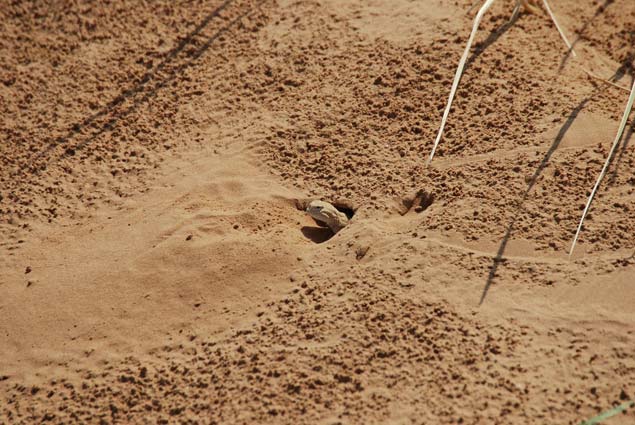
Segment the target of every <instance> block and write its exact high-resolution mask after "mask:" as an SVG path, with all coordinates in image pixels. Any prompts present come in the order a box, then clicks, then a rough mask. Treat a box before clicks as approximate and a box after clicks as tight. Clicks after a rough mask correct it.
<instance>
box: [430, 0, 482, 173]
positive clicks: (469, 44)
mask: <svg viewBox="0 0 635 425" xmlns="http://www.w3.org/2000/svg"><path fill="white" fill-rule="evenodd" d="M493 3H494V0H486V1H485V3H483V6H481V8H480V9H479V11H478V13H477V14H476V17H475V18H474V25H473V26H472V32H471V33H470V38H469V39H468V40H467V45H466V46H465V50H464V51H463V56H461V60H460V61H459V66H458V68H457V69H456V74H455V75H454V81H453V82H452V89H451V90H450V96H449V98H448V104H447V106H446V107H445V111H444V112H443V118H442V119H441V128H439V133H438V134H437V138H436V140H435V141H434V145H433V147H432V152H431V153H430V158H428V161H427V163H426V164H430V162H431V161H432V158H434V153H435V152H436V150H437V146H438V145H439V141H440V140H441V136H443V129H444V128H445V123H446V122H447V120H448V115H450V108H451V107H452V101H453V100H454V95H455V94H456V89H457V87H458V86H459V82H460V81H461V76H462V75H463V70H464V68H465V63H466V62H467V57H468V56H469V54H470V49H471V47H472V43H473V42H474V37H475V36H476V31H477V30H478V27H479V25H480V23H481V20H482V19H483V15H484V14H485V12H487V9H489V8H490V6H492V4H493Z"/></svg>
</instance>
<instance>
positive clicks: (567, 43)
mask: <svg viewBox="0 0 635 425" xmlns="http://www.w3.org/2000/svg"><path fill="white" fill-rule="evenodd" d="M542 4H543V5H544V6H545V10H546V11H547V14H548V15H549V17H550V18H551V21H553V24H554V25H555V26H556V29H557V30H558V33H559V34H560V37H561V38H562V41H564V44H566V45H567V49H569V51H570V52H571V56H573V57H574V58H575V57H577V56H578V55H577V54H576V53H575V50H573V46H572V45H571V43H570V42H569V39H567V36H566V35H565V34H564V31H562V28H560V24H558V20H557V19H556V15H554V14H553V12H552V11H551V7H549V2H547V0H542Z"/></svg>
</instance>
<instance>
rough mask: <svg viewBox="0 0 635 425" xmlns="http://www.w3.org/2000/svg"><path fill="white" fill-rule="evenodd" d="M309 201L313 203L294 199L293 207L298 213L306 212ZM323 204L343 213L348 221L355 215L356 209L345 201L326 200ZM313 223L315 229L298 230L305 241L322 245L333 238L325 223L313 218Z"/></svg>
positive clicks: (303, 228)
mask: <svg viewBox="0 0 635 425" xmlns="http://www.w3.org/2000/svg"><path fill="white" fill-rule="evenodd" d="M311 201H313V199H296V200H295V206H296V208H297V209H298V210H300V211H306V209H307V207H308V206H309V204H310V203H311ZM325 202H329V203H330V204H331V205H333V206H334V207H335V209H337V210H338V211H339V212H341V213H344V215H346V217H347V218H348V219H349V220H350V219H351V218H353V216H354V215H355V211H356V208H355V207H354V206H353V204H352V203H351V202H349V201H347V200H336V201H331V200H328V199H327V200H325ZM313 221H314V222H315V224H316V225H317V226H316V227H312V226H304V227H302V229H300V230H301V231H302V234H303V235H304V236H305V237H306V238H307V239H309V240H311V241H312V242H314V243H323V242H326V241H328V240H329V239H331V238H332V237H333V236H335V233H334V232H333V231H332V230H331V229H330V228H329V227H328V226H327V224H326V223H324V222H322V221H320V220H317V219H315V218H313Z"/></svg>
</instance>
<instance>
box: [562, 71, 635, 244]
mask: <svg viewBox="0 0 635 425" xmlns="http://www.w3.org/2000/svg"><path fill="white" fill-rule="evenodd" d="M633 102H635V82H633V87H631V94H630V96H629V98H628V102H627V103H626V109H625V110H624V115H623V116H622V122H620V127H619V129H618V130H617V135H616V136H615V140H614V141H613V146H612V147H611V151H610V152H609V156H608V157H607V158H606V162H604V166H603V167H602V172H601V173H600V175H599V176H598V179H597V181H596V182H595V186H594V187H593V190H592V191H591V195H590V196H589V199H588V200H587V203H586V206H585V207H584V211H583V212H582V218H580V224H578V230H577V231H576V232H575V236H574V238H573V243H572V244H571V249H570V250H569V255H572V254H573V249H574V248H575V245H576V243H577V242H578V238H579V237H580V232H581V231H582V224H583V223H584V219H585V218H586V216H587V213H588V212H589V208H590V207H591V203H592V202H593V198H594V197H595V194H596V192H597V191H598V188H599V187H600V184H601V183H602V179H603V178H604V176H605V174H606V172H607V170H608V168H609V165H610V164H611V159H612V158H613V155H614V154H615V149H617V146H618V145H619V142H620V140H621V139H622V134H623V133H624V128H625V127H626V122H627V121H628V117H629V115H630V114H631V110H632V109H633Z"/></svg>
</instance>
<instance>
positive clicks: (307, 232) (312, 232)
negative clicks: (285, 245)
mask: <svg viewBox="0 0 635 425" xmlns="http://www.w3.org/2000/svg"><path fill="white" fill-rule="evenodd" d="M300 230H301V231H302V234H303V235H304V237H305V238H307V239H309V240H311V241H312V242H315V243H322V242H326V241H328V240H329V239H331V238H332V237H333V236H334V235H335V234H334V233H333V231H332V230H331V229H329V228H328V227H311V226H304V227H302V229H300Z"/></svg>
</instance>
